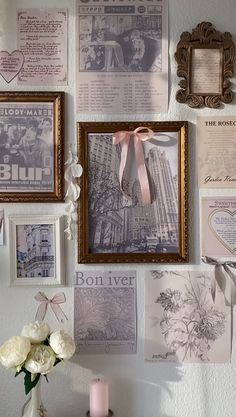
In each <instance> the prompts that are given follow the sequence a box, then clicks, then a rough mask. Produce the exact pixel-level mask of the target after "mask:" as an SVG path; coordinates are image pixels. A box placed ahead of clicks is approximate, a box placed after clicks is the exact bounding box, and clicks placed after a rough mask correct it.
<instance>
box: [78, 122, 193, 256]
mask: <svg viewBox="0 0 236 417" xmlns="http://www.w3.org/2000/svg"><path fill="white" fill-rule="evenodd" d="M112 125H115V123H113V124H112ZM163 127H165V128H166V126H163ZM170 127H171V126H170ZM175 127H177V126H175ZM179 127H180V126H178V129H175V130H174V129H173V131H172V130H171V129H170V130H169V131H168V130H166V129H164V130H159V131H154V134H153V137H152V138H151V139H150V140H146V141H145V142H143V145H142V146H143V153H144V161H145V167H146V171H147V175H148V183H149V189H150V195H151V199H150V203H149V204H145V203H144V202H143V199H142V190H141V184H140V179H139V175H138V170H137V162H136V160H135V158H136V157H135V150H134V143H133V142H132V140H130V143H129V145H128V157H127V160H128V162H127V164H126V168H127V165H129V166H130V168H129V170H127V169H126V170H124V175H123V178H122V184H121V183H120V178H119V170H120V164H121V163H122V162H121V160H122V156H121V145H120V144H118V145H114V143H113V133H101V132H97V133H95V132H94V133H90V132H89V129H88V133H87V137H86V140H87V145H86V146H87V152H88V155H87V157H88V160H87V164H88V171H87V182H86V184H87V190H88V194H87V195H86V197H85V198H86V199H87V201H88V203H87V208H88V210H87V226H88V230H89V232H88V233H87V245H88V247H87V250H88V253H89V254H91V256H92V255H95V257H96V255H99V254H104V253H106V254H113V255H117V256H118V257H119V256H120V255H121V254H123V255H125V254H128V255H129V256H131V255H132V254H133V255H135V256H136V254H147V255H148V256H149V257H152V256H154V258H155V255H157V254H159V255H160V256H163V255H164V257H165V256H166V257H168V256H170V257H171V256H172V255H174V256H176V257H178V255H179V253H180V251H181V247H182V244H183V234H181V231H182V230H183V229H181V228H180V224H181V222H185V220H186V219H183V218H182V216H181V213H183V208H184V201H185V196H184V195H183V176H181V175H183V171H182V174H181V170H180V164H181V162H180V161H181V158H182V159H183V155H182V156H181V155H180V143H181V141H182V142H183V140H184V135H183V133H182V138H181V135H180V132H179ZM112 129H113V127H112ZM124 190H125V192H123V191H124ZM81 205H83V201H82V202H81ZM129 261H130V257H129Z"/></svg>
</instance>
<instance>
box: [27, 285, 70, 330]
mask: <svg viewBox="0 0 236 417" xmlns="http://www.w3.org/2000/svg"><path fill="white" fill-rule="evenodd" d="M34 298H35V300H37V301H39V302H40V303H41V304H40V305H39V306H38V310H37V313H36V316H35V320H36V321H43V319H44V317H45V315H46V313H47V308H48V305H50V306H51V309H52V311H53V313H54V314H55V316H56V318H57V320H58V321H60V322H61V323H63V321H64V319H66V320H68V318H67V317H66V315H65V313H64V312H63V311H62V309H61V307H60V306H59V304H63V303H65V302H66V296H65V294H64V292H58V293H57V294H55V295H54V297H53V298H52V299H51V300H50V299H49V298H47V296H46V295H45V294H44V292H42V291H39V292H38V293H37V294H36V295H35V297H34Z"/></svg>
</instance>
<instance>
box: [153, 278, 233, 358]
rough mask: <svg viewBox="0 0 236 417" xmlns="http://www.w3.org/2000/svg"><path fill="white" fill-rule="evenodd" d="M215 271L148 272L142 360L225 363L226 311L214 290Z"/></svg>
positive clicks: (228, 313) (228, 325) (228, 312)
mask: <svg viewBox="0 0 236 417" xmlns="http://www.w3.org/2000/svg"><path fill="white" fill-rule="evenodd" d="M213 279H215V278H214V271H208V272H205V271H181V270H175V271H173V270H169V271H160V270H159V271H158V270H155V271H149V272H147V274H146V280H145V284H146V285H145V298H146V303H145V304H146V305H145V359H146V360H150V361H165V362H167V361H171V362H190V363H191V362H197V363H203V362H229V361H230V345H231V307H230V306H226V305H225V299H224V295H223V293H222V292H221V291H220V290H219V288H218V289H217V297H216V301H215V302H214V301H213V299H212V295H211V281H212V280H213Z"/></svg>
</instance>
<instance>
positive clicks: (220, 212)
mask: <svg viewBox="0 0 236 417" xmlns="http://www.w3.org/2000/svg"><path fill="white" fill-rule="evenodd" d="M201 217H202V222H201V224H202V227H201V229H202V233H201V234H202V236H201V241H202V250H201V254H202V255H207V256H230V257H234V256H236V197H203V198H202V210H201Z"/></svg>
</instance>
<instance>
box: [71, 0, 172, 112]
mask: <svg viewBox="0 0 236 417" xmlns="http://www.w3.org/2000/svg"><path fill="white" fill-rule="evenodd" d="M167 51H168V30H167V0H128V1H127V2H126V3H125V5H124V2H123V1H122V0H120V1H116V2H114V0H101V1H99V4H98V2H94V1H92V0H86V1H85V0H77V111H78V113H88V112H92V113H99V112H101V113H104V112H105V113H111V114H112V113H145V112H155V113H159V112H166V111H167V102H168V52H167Z"/></svg>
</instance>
